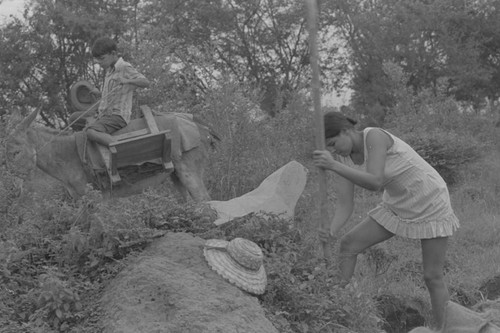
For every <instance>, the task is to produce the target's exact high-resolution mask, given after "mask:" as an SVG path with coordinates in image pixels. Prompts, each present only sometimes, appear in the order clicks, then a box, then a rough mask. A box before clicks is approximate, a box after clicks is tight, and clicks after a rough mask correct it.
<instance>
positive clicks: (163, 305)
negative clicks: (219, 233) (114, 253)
mask: <svg viewBox="0 0 500 333" xmlns="http://www.w3.org/2000/svg"><path fill="white" fill-rule="evenodd" d="M204 243H205V241H204V240H203V239H201V238H197V237H193V236H191V235H189V234H185V233H169V234H167V235H165V236H164V237H162V238H160V239H157V240H156V241H155V242H153V243H152V244H151V245H150V246H149V247H148V248H147V249H146V250H145V251H144V252H143V253H141V254H140V256H138V257H137V258H136V259H135V260H134V261H133V262H132V263H131V264H130V265H129V266H128V267H127V268H126V269H124V270H123V271H122V272H121V273H120V274H119V275H118V276H117V277H116V278H115V280H114V281H113V283H112V284H111V285H110V286H109V287H108V289H107V290H106V291H105V293H104V296H103V298H102V301H101V307H102V309H103V311H104V312H105V315H104V316H103V317H104V318H105V319H103V325H104V327H105V329H104V332H105V333H160V332H161V333H186V332H189V333H197V332H200V333H201V332H203V333H215V332H217V333H226V332H227V333H234V332H239V333H250V332H252V333H253V332H259V333H277V332H278V331H277V330H276V329H275V328H274V326H273V325H272V324H271V322H270V321H269V320H268V319H267V318H266V317H265V316H264V311H263V309H262V307H261V306H260V305H259V303H258V300H257V298H256V297H253V296H252V295H250V294H247V293H246V292H244V291H241V290H240V289H238V288H237V287H235V286H233V285H232V284H230V283H229V282H226V281H225V280H224V279H223V278H222V277H220V276H219V275H218V274H217V273H215V272H214V271H212V270H211V269H210V268H209V266H208V264H207V263H206V261H205V259H204V257H203V249H202V247H203V244H204Z"/></svg>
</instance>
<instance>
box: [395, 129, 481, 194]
mask: <svg viewBox="0 0 500 333" xmlns="http://www.w3.org/2000/svg"><path fill="white" fill-rule="evenodd" d="M403 139H404V140H405V141H406V142H407V143H408V144H409V145H410V146H412V147H413V149H415V151H416V152H417V153H418V154H419V155H420V156H422V157H423V158H424V159H425V160H426V161H427V162H428V163H429V164H430V165H431V166H432V167H434V168H435V169H436V170H437V171H438V172H439V173H440V174H441V176H442V177H443V179H444V180H445V181H446V182H447V183H448V185H450V186H451V185H456V183H457V176H458V171H459V170H460V168H461V167H462V166H463V165H464V164H465V163H468V162H471V161H474V160H476V159H478V158H479V157H480V156H481V155H482V154H483V153H484V151H485V149H486V145H485V144H484V143H480V142H478V141H477V140H476V139H474V138H473V137H472V136H470V135H467V134H466V135H458V134H457V133H455V132H442V131H433V132H426V133H423V134H420V133H416V132H413V133H409V134H407V135H405V136H403Z"/></svg>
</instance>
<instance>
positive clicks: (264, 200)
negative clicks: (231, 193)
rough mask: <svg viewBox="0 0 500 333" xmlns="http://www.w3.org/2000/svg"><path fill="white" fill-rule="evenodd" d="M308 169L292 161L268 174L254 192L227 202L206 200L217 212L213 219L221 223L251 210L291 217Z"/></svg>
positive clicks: (246, 213)
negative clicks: (216, 216)
mask: <svg viewBox="0 0 500 333" xmlns="http://www.w3.org/2000/svg"><path fill="white" fill-rule="evenodd" d="M306 177H307V169H306V168H305V167H304V166H303V165H302V164H300V163H299V162H297V161H291V162H289V163H287V164H285V165H284V166H282V167H281V168H279V169H278V170H276V171H275V172H273V173H272V174H271V175H269V176H268V177H267V178H266V179H264V181H262V183H261V184H260V185H259V186H258V187H257V188H256V189H254V190H253V191H251V192H248V193H246V194H244V195H242V196H240V197H237V198H234V199H231V200H228V201H215V200H214V201H209V202H207V203H208V205H210V207H211V208H212V209H214V210H215V211H216V212H217V215H218V218H217V219H216V220H215V221H214V223H215V224H216V225H221V224H223V223H226V222H228V221H230V220H232V219H234V218H237V217H242V216H245V215H248V214H250V213H259V212H263V213H273V214H277V215H280V214H282V215H283V216H284V217H288V218H293V215H294V210H295V205H296V204H297V200H298V199H299V198H300V196H301V194H302V191H303V190H304V187H305V185H306Z"/></svg>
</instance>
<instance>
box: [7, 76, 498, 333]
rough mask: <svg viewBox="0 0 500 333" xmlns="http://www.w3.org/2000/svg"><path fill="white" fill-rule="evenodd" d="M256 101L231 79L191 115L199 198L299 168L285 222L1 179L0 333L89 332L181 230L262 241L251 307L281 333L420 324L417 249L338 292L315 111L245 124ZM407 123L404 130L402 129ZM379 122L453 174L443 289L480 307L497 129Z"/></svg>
mask: <svg viewBox="0 0 500 333" xmlns="http://www.w3.org/2000/svg"><path fill="white" fill-rule="evenodd" d="M401 96H403V97H404V96H407V95H404V94H401ZM403 97H401V98H403ZM257 98H258V96H257V95H256V94H253V93H252V92H251V91H248V89H246V88H244V87H241V86H237V85H234V84H230V83H228V84H226V85H224V86H222V87H219V88H218V89H214V90H213V91H211V92H210V93H209V94H208V95H207V96H206V98H205V100H204V104H203V105H199V106H198V107H196V108H194V109H193V112H195V113H196V114H197V115H199V116H200V117H202V118H203V119H204V120H205V121H207V122H208V123H211V124H212V125H213V126H214V128H215V130H216V131H217V132H218V133H219V135H220V136H221V138H222V141H221V142H220V143H219V144H218V145H217V146H216V148H215V149H214V150H213V151H211V152H210V162H209V166H208V169H207V177H206V179H207V184H208V188H209V191H210V194H211V196H212V198H214V199H216V200H228V199H230V198H233V197H236V196H240V195H242V194H244V193H247V192H248V191H250V190H253V189H254V188H256V187H257V186H258V185H259V184H260V183H261V182H262V180H264V179H265V178H266V177H267V176H269V174H271V173H272V172H274V171H275V170H276V169H278V168H280V167H281V166H283V165H284V164H286V163H287V162H289V161H291V160H296V161H298V162H300V163H302V164H303V165H304V166H305V167H306V168H307V169H308V170H309V173H308V179H307V184H306V188H305V190H304V192H303V194H302V196H301V198H300V200H299V201H298V203H297V206H296V209H295V218H294V219H293V220H291V221H290V220H286V219H283V218H282V217H280V216H273V215H271V216H260V215H249V216H246V217H242V218H239V219H236V220H233V221H231V222H228V223H226V224H224V225H222V226H219V227H216V226H215V225H214V224H213V223H212V218H211V217H210V216H207V215H206V214H205V213H204V211H203V210H201V209H199V207H198V206H196V205H193V204H182V205H180V204H178V203H177V202H176V200H175V199H174V194H173V193H171V192H170V191H168V190H164V189H157V188H156V189H152V190H150V191H147V192H145V193H144V194H142V195H138V196H134V197H130V198H122V199H113V200H112V201H108V202H103V201H102V197H101V195H100V194H99V193H98V192H96V191H93V190H89V192H88V194H87V195H86V196H85V197H83V198H82V199H81V200H79V201H78V202H72V201H69V200H68V199H67V198H66V197H65V196H63V195H60V193H62V192H61V187H60V186H59V185H57V184H56V183H54V182H52V181H49V180H47V179H46V178H43V177H42V176H41V175H40V174H38V173H37V174H36V175H35V178H34V180H33V181H32V182H30V183H28V184H25V186H24V190H23V191H21V190H20V188H19V186H18V185H16V183H15V181H13V179H12V178H11V177H12V176H11V175H10V174H9V173H8V171H6V170H2V173H1V179H0V181H1V182H2V184H8V186H3V187H2V189H3V191H4V192H5V193H4V192H1V194H2V196H3V197H5V198H8V199H9V204H8V205H3V206H1V207H3V210H2V212H0V213H2V214H3V218H2V219H1V227H2V230H3V232H2V234H1V236H0V240H1V241H0V279H1V281H2V284H0V332H2V333H7V332H21V333H22V332H48V333H50V332H84V333H85V332H88V333H90V332H98V331H99V330H100V327H99V317H100V315H101V314H102V311H101V310H100V309H99V307H98V299H99V295H100V294H101V292H102V290H103V288H104V287H105V286H106V284H107V283H109V282H110V281H112V279H113V277H114V276H115V275H116V274H117V273H118V272H119V271H120V270H121V269H122V268H123V267H125V266H126V265H127V262H128V259H129V258H131V257H133V256H135V255H138V254H139V253H140V252H141V251H142V249H144V248H145V247H146V246H147V245H148V244H149V243H150V242H152V241H154V239H155V238H158V237H161V236H162V235H163V234H164V233H166V232H189V233H192V234H194V235H196V236H198V237H201V238H205V239H209V238H221V239H228V240H230V239H232V238H234V237H244V238H247V239H250V240H252V241H254V242H256V243H257V244H259V245H260V247H261V248H262V249H263V251H264V254H265V266H266V271H267V273H268V287H267V290H266V293H265V294H264V295H262V296H260V297H259V298H258V299H259V301H260V303H261V304H262V306H263V307H264V309H265V312H266V315H267V317H268V318H269V319H270V320H271V321H272V322H273V324H274V325H275V326H276V327H277V329H278V330H279V331H280V332H290V333H292V332H293V333H299V332H300V333H304V332H320V333H327V332H358V333H363V332H370V333H373V332H378V331H382V330H386V331H388V332H403V331H408V330H409V329H410V328H411V327H414V326H418V325H422V324H425V323H426V322H427V321H428V320H429V318H430V314H429V310H430V304H429V300H428V294H427V291H426V289H425V286H424V284H423V280H422V267H421V252H420V243H419V242H418V241H412V240H407V239H401V238H399V237H394V238H392V239H390V240H389V241H387V242H385V243H383V244H379V245H377V246H375V247H374V248H372V249H370V250H369V251H366V252H365V253H364V254H361V255H360V257H359V265H358V267H357V270H356V273H355V278H354V279H353V281H352V283H351V284H350V285H349V286H348V287H347V288H340V287H339V286H338V282H339V278H338V276H337V270H336V268H335V267H336V259H335V258H336V256H335V253H336V251H337V247H338V242H337V241H333V243H332V247H333V251H334V255H333V260H332V262H331V263H330V265H329V266H326V265H325V262H324V261H323V260H322V259H321V255H320V253H321V252H320V248H319V246H318V241H317V235H316V230H317V223H318V221H319V214H318V197H317V195H318V194H317V188H318V183H317V182H318V177H317V170H316V169H315V168H314V167H313V166H312V164H311V153H312V151H313V150H314V130H313V112H312V111H311V108H310V106H309V103H307V102H306V101H305V99H304V98H303V97H301V96H296V97H295V98H294V99H293V100H290V101H289V103H288V107H287V109H286V110H284V111H283V112H281V113H280V114H278V115H277V116H276V117H274V118H263V119H260V118H259V117H257V116H258V114H253V115H252V116H249V115H250V114H252V113H251V112H253V111H252V110H254V109H255V108H256V105H257V103H256V102H255V100H256V99H257ZM421 100H422V101H423V100H425V99H424V98H423V97H421ZM431 101H432V100H431ZM406 102H408V101H406ZM434 102H435V101H434ZM419 103H420V104H418V103H417V104H418V105H420V107H422V108H423V106H422V105H423V104H424V103H423V102H419ZM426 103H427V105H429V101H427V102H426ZM439 103H441V104H438V103H437V102H435V103H434V104H433V105H434V106H435V107H436V105H440V107H442V108H445V110H448V111H447V112H451V111H449V110H451V109H450V108H451V107H450V105H451V104H450V103H449V101H445V100H441V101H440V102H439ZM405 105H416V104H415V103H413V104H412V103H409V102H408V103H406V104H405ZM448 114H449V113H448ZM391 117H392V118H391ZM440 117H441V118H440ZM407 119H411V120H412V126H413V127H412V129H411V130H410V129H409V127H408V126H409V125H407V123H406V120H407ZM439 119H442V121H439ZM388 125H389V127H390V129H391V130H392V131H393V132H394V133H395V134H398V135H399V134H401V133H403V134H406V135H407V137H408V138H412V139H411V140H409V141H412V140H413V141H412V142H413V143H416V144H417V146H418V147H417V148H419V147H420V149H421V152H423V155H425V157H426V158H428V159H429V161H431V162H432V163H433V164H434V165H436V166H437V165H442V166H443V167H448V168H449V170H448V171H446V170H445V171H446V172H452V173H453V177H452V179H453V182H452V184H450V192H451V196H452V205H453V207H454V208H455V211H456V214H457V216H458V217H459V218H460V220H461V225H462V226H461V229H460V230H459V232H457V234H456V235H455V236H454V237H452V238H451V240H450V246H449V252H448V256H447V262H446V280H447V282H448V284H449V288H450V291H451V297H452V300H454V301H456V302H458V303H461V304H464V305H467V306H473V305H475V304H478V303H480V302H482V301H484V300H485V298H486V295H485V294H484V292H482V290H484V288H483V287H484V283H485V282H486V281H488V280H490V279H492V278H495V277H497V276H499V275H500V272H499V271H498V267H500V253H499V250H498V246H497V243H498V242H497V240H498V238H499V237H500V228H499V226H498V219H499V217H498V216H499V208H498V206H497V204H496V202H497V200H498V195H499V193H500V176H499V173H498V165H499V163H500V156H499V155H500V154H499V152H498V146H497V145H496V144H495V140H498V138H499V137H498V133H496V132H495V131H494V130H493V129H492V128H491V123H488V122H487V121H486V120H485V118H484V117H483V116H478V115H471V114H466V113H460V112H456V113H453V117H448V118H447V117H445V116H442V115H441V112H440V110H438V109H435V112H434V113H432V112H430V113H423V112H420V113H409V114H408V115H405V114H398V116H397V117H396V116H391V115H390V116H389V119H388ZM450 133H451V134H450ZM448 134H449V135H448ZM402 136H403V135H402ZM496 142H498V141H496ZM424 153H425V154H424ZM426 154H427V155H426ZM441 171H442V170H441ZM335 180H336V178H335V177H334V176H333V175H328V199H329V202H330V203H331V205H330V206H329V210H330V211H329V214H330V216H332V215H333V214H334V212H335V204H336V193H335V188H336V187H335ZM41 189H43V190H44V191H45V192H43V191H41ZM40 193H50V195H49V194H45V195H40ZM355 196H356V198H355V199H356V206H355V210H354V213H353V215H352V218H351V219H350V221H349V222H348V225H346V226H345V228H343V229H342V230H341V232H340V235H339V236H341V235H342V234H343V233H344V232H345V231H346V230H348V229H349V228H351V227H352V226H354V225H356V224H357V223H359V222H360V221H361V220H362V219H363V218H364V216H365V215H366V212H367V211H368V210H369V209H371V208H372V207H374V206H375V205H376V204H377V203H378V201H379V200H380V194H379V193H371V192H368V191H365V190H362V189H357V190H356V193H355ZM411 314H413V315H414V316H413V317H412V316H411ZM391 318H393V319H394V320H392V321H391ZM394 322H399V324H398V325H396V324H394Z"/></svg>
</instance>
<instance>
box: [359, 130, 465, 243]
mask: <svg viewBox="0 0 500 333" xmlns="http://www.w3.org/2000/svg"><path fill="white" fill-rule="evenodd" d="M371 129H372V128H371V127H368V128H365V129H364V130H363V139H364V143H365V145H364V146H365V150H364V154H365V161H366V159H367V157H368V152H367V144H366V137H367V134H368V132H369V131H370V130H371ZM383 131H384V132H385V133H387V134H388V135H389V136H390V137H391V138H392V140H393V142H394V143H393V145H392V146H391V148H389V150H388V151H387V158H386V162H385V171H384V174H385V181H384V185H383V189H384V192H383V195H382V202H381V203H380V204H379V205H378V206H377V207H376V208H374V209H372V210H371V211H370V212H369V213H368V214H369V215H370V216H371V217H372V218H373V219H374V220H375V221H377V222H378V223H379V224H380V225H382V226H383V227H384V228H386V229H387V230H389V231H390V232H392V233H394V234H396V235H399V236H403V237H408V238H414V239H428V238H436V237H446V236H451V235H452V234H453V233H454V232H455V231H456V230H457V229H458V228H459V221H458V218H457V217H456V216H455V214H454V212H453V209H452V208H451V203H450V195H449V192H448V187H447V186H446V183H445V181H444V180H443V178H442V177H441V176H440V175H439V173H438V172H437V171H436V170H435V169H434V168H433V167H432V166H430V165H429V163H427V162H426V161H425V160H424V159H423V158H422V157H421V156H420V155H418V154H417V152H415V150H413V148H411V147H410V146H409V145H408V144H407V143H406V142H404V141H403V140H401V139H399V138H398V137H396V136H394V135H392V134H391V133H389V132H387V131H385V130H383ZM364 164H365V165H366V162H365V163H364ZM365 168H366V166H365Z"/></svg>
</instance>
